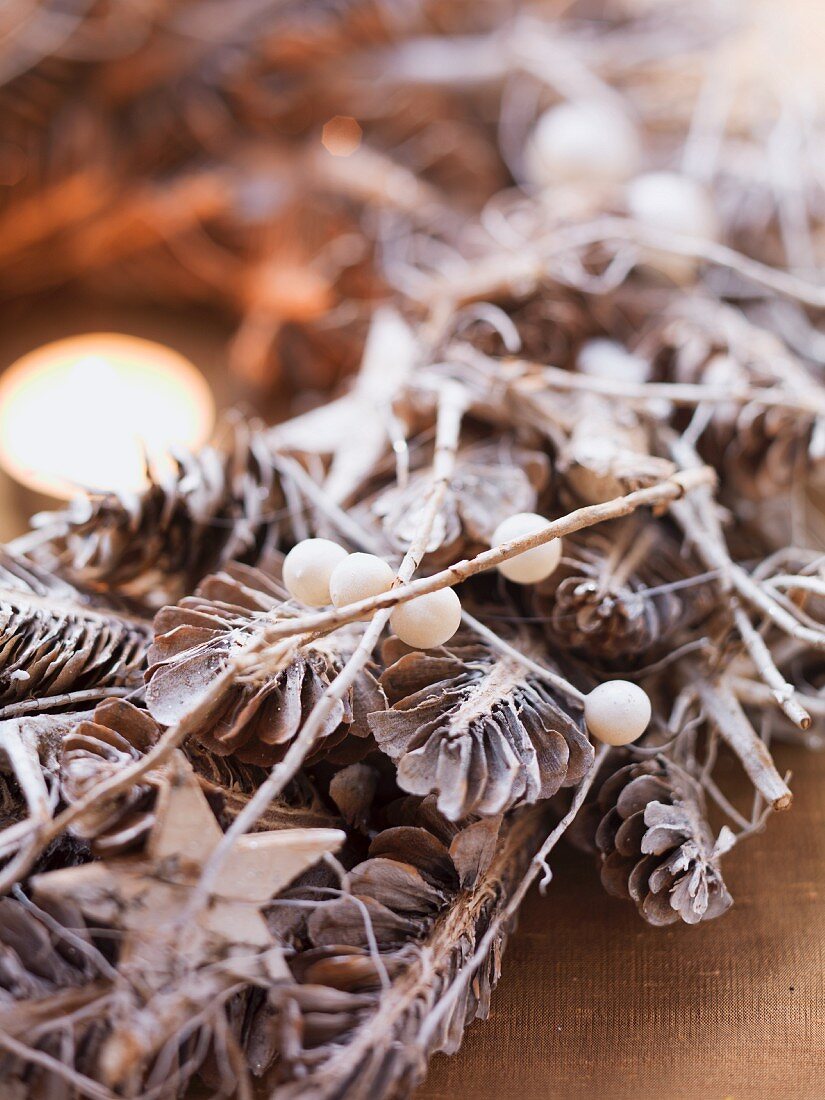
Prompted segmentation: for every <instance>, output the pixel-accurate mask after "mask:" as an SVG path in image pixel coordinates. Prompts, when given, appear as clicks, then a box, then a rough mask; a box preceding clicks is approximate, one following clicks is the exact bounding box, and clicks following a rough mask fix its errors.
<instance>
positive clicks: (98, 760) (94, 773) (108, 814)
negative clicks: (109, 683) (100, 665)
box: [60, 699, 162, 856]
mask: <svg viewBox="0 0 825 1100" xmlns="http://www.w3.org/2000/svg"><path fill="white" fill-rule="evenodd" d="M159 736H160V727H159V726H158V724H157V722H155V721H154V719H153V718H151V717H150V716H149V715H148V714H147V713H146V711H144V710H138V708H137V707H135V706H133V705H132V704H131V703H127V702H126V701H125V700H122V699H109V700H106V701H105V702H103V703H100V704H99V706H98V707H97V708H96V709H95V713H94V718H93V719H91V720H90V721H84V722H80V724H79V725H78V726H77V727H76V728H75V729H73V730H72V731H71V732H70V733H68V734H67V735H66V737H65V738H64V741H63V752H62V759H61V766H60V781H61V791H62V794H63V797H64V798H65V800H66V802H67V803H68V804H69V805H70V806H72V805H75V804H76V803H77V802H80V801H81V800H82V799H83V798H84V797H85V795H86V794H87V793H88V791H90V790H91V789H93V788H94V787H96V786H97V784H98V783H102V782H104V781H105V780H106V779H109V778H111V776H113V775H115V774H116V773H118V772H119V771H121V770H122V769H123V768H124V767H126V766H128V765H129V764H131V763H133V762H134V761H136V760H139V759H141V757H143V756H144V755H145V754H146V753H147V752H148V751H149V749H150V748H151V747H152V746H153V745H154V744H155V742H156V741H157V739H158V737H159ZM161 782H162V777H161V775H160V773H157V772H154V773H153V772H149V773H148V774H147V775H145V776H144V777H143V779H142V780H141V781H140V782H138V783H136V784H135V785H134V786H133V787H130V788H129V789H128V790H127V791H125V792H122V793H121V794H119V795H118V796H117V797H116V798H114V799H106V800H101V799H97V800H96V801H94V802H93V803H92V805H91V806H90V807H89V809H88V810H87V811H86V813H85V814H84V815H83V816H82V818H80V819H79V820H78V821H76V822H75V824H74V825H73V826H72V832H73V833H74V835H75V836H80V837H83V838H85V839H87V840H91V841H92V848H93V850H94V852H95V854H96V855H99V856H111V855H115V854H117V853H120V852H125V851H128V850H130V849H134V848H137V847H139V846H140V845H141V844H142V843H143V841H144V840H145V839H146V836H147V834H148V832H149V830H150V829H151V827H152V824H153V822H154V820H155V815H154V806H155V799H156V797H157V793H158V789H159V787H160V784H161Z"/></svg>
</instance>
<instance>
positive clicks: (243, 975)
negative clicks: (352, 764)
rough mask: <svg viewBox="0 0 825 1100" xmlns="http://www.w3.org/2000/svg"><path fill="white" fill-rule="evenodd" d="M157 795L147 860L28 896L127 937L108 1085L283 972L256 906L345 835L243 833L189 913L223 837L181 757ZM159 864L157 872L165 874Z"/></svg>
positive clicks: (66, 875)
mask: <svg viewBox="0 0 825 1100" xmlns="http://www.w3.org/2000/svg"><path fill="white" fill-rule="evenodd" d="M160 797H161V805H160V806H159V808H158V810H157V813H156V818H155V822H154V825H153V827H152V831H151V835H150V837H149V842H148V845H147V851H146V856H145V857H138V858H132V859H131V860H130V859H128V858H127V859H111V860H108V861H107V862H105V863H91V864H87V865H85V866H83V867H76V868H70V869H67V870H59V871H52V872H50V873H48V874H45V875H39V876H37V877H36V878H35V879H34V880H33V887H34V890H35V895H36V897H38V898H40V899H45V900H50V901H52V902H56V903H60V902H61V901H63V900H64V899H65V900H68V901H69V902H70V903H71V904H73V905H76V906H77V907H79V908H80V910H81V911H82V912H83V913H84V915H85V916H86V917H87V918H89V919H91V920H93V921H95V922H103V923H104V924H108V925H114V926H115V927H118V928H120V929H122V931H123V933H124V935H123V939H122V941H121V943H120V948H119V952H118V960H117V968H118V976H119V979H120V985H119V987H118V989H117V990H116V991H114V990H113V992H112V995H111V998H110V1003H109V1019H110V1032H109V1034H108V1035H107V1037H106V1039H105V1041H104V1043H103V1046H102V1048H101V1051H100V1055H99V1066H98V1072H99V1074H100V1076H101V1078H102V1079H103V1080H104V1081H106V1082H108V1083H109V1084H110V1085H112V1086H118V1085H123V1084H125V1083H127V1082H129V1081H134V1080H135V1078H136V1076H137V1077H138V1078H139V1077H140V1076H142V1074H143V1073H144V1072H145V1069H146V1067H147V1065H148V1063H149V1062H150V1061H151V1060H152V1059H153V1058H154V1056H155V1055H156V1054H157V1053H158V1052H159V1051H160V1050H161V1049H163V1048H165V1047H167V1046H168V1045H169V1044H170V1043H174V1042H175V1040H176V1037H181V1038H183V1037H185V1035H186V1033H187V1030H188V1021H189V1018H190V1016H192V1015H193V1014H195V1013H197V1012H199V1011H203V1009H205V1008H207V1007H208V1006H209V1005H210V1003H212V1002H213V1001H215V1002H220V1001H223V1000H224V999H225V998H226V996H227V995H228V994H229V995H231V993H232V992H233V990H234V989H235V987H236V986H237V985H238V984H239V983H240V984H241V985H243V984H244V983H245V982H250V981H251V982H253V983H254V982H256V981H261V980H263V981H267V982H268V981H274V980H277V979H282V978H285V977H287V976H288V970H287V968H286V964H285V963H284V960H283V956H282V954H281V952H280V950H279V948H278V947H277V946H276V944H275V943H274V941H273V939H272V936H271V934H270V932H269V930H268V928H267V926H266V923H265V921H264V920H263V917H262V916H261V914H260V912H259V908H260V906H261V905H262V904H263V903H265V902H267V901H268V900H269V899H270V898H271V897H272V896H273V895H274V894H276V893H278V892H279V891H280V890H281V889H283V888H284V887H285V886H286V885H288V884H289V882H291V881H292V879H294V878H295V877H296V875H298V874H300V873H301V871H303V870H305V869H306V868H307V867H309V866H310V865H311V864H312V863H314V862H315V861H316V860H317V859H318V858H319V857H320V856H321V855H323V854H324V853H325V852H330V851H334V850H335V849H336V848H338V847H339V846H340V844H341V843H342V841H343V840H344V834H343V833H341V832H339V831H337V830H334V829H320V830H311V829H306V830H289V831H276V832H269V833H257V834H256V835H255V836H254V837H248V838H247V837H244V838H242V839H241V840H240V841H239V842H238V843H237V844H236V845H235V847H234V852H233V855H234V859H233V863H232V866H231V869H230V870H228V871H227V872H226V873H224V875H223V876H222V879H221V884H220V889H219V890H218V892H217V896H216V897H214V898H213V899H211V902H210V904H208V906H207V907H205V908H201V907H198V908H197V909H196V910H195V911H194V912H192V913H187V908H186V907H187V902H188V900H189V899H190V898H191V897H193V886H194V885H195V884H196V883H197V881H198V878H199V875H200V871H201V869H202V868H203V865H204V864H205V862H206V860H207V859H208V858H209V856H210V855H211V853H212V852H213V850H214V849H215V847H216V846H217V844H218V843H219V842H220V840H221V838H222V835H223V834H222V832H221V829H220V826H219V825H218V822H217V820H216V818H215V816H214V814H213V813H212V811H211V809H210V808H209V804H208V802H207V801H206V798H205V796H204V794H203V791H202V790H201V787H200V785H199V783H198V781H197V778H196V777H195V775H194V773H193V772H192V771H191V768H190V767H189V765H187V764H186V762H185V760H184V758H183V757H182V756H180V755H178V756H177V757H176V758H175V761H174V763H173V765H172V769H171V770H170V772H169V774H168V775H167V777H166V780H165V783H164V785H163V787H162V790H161V795H160ZM159 867H164V868H165V873H164V875H163V877H160V876H158V873H157V870H158V868H159ZM183 919H186V932H185V935H184V936H182V935H181V927H180V922H181V921H182V920H183ZM178 1041H179V1040H178Z"/></svg>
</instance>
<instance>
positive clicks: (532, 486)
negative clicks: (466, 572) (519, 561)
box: [355, 442, 549, 565]
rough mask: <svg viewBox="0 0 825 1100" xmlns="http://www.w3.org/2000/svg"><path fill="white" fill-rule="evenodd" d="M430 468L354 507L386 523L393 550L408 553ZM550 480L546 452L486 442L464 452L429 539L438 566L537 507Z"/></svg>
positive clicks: (367, 517)
mask: <svg viewBox="0 0 825 1100" xmlns="http://www.w3.org/2000/svg"><path fill="white" fill-rule="evenodd" d="M430 476H431V475H430V471H429V468H427V469H425V470H424V471H423V472H421V473H417V474H413V476H412V477H411V478H410V480H409V481H408V482H407V484H406V485H404V486H397V485H392V486H391V487H390V488H388V489H383V490H382V491H381V492H380V493H378V494H377V496H375V497H373V499H372V500H369V501H367V502H365V503H364V504H363V505H361V506H359V507H358V508H357V509H356V510H355V514H356V517H359V516H361V517H362V518H363V520H364V521H365V522H370V523H375V522H376V521H377V522H379V523H380V524H381V529H382V532H383V534H384V537H385V538H386V540H387V543H388V546H389V548H390V549H391V550H393V551H395V552H397V553H401V554H403V553H405V552H406V551H407V550H408V549H409V547H410V545H411V543H412V541H413V539H414V538H415V535H416V532H417V531H418V530H419V529H420V526H421V516H422V510H423V508H424V507H425V505H426V502H427V493H426V483H427V480H428V479H429V478H430ZM548 479H549V463H548V460H547V456H546V455H544V454H542V453H541V452H540V451H530V450H527V449H525V448H524V447H516V446H512V445H506V444H504V443H501V442H499V443H483V444H478V445H476V446H472V447H467V448H466V449H465V450H463V451H462V452H460V453H459V455H458V457H457V461H456V466H455V470H454V471H453V474H452V476H451V478H450V481H449V485H448V487H447V494H446V498H445V501H444V504H443V506H442V507H441V509H440V511H439V513H438V516H437V517H436V520H435V523H434V524H433V527H432V531H431V533H430V538H429V541H428V542H427V551H426V552H427V554H428V555H431V557H430V562H431V564H433V565H436V564H439V563H441V562H445V563H446V562H453V561H455V560H456V558H459V557H466V556H469V555H471V554H472V553H474V552H476V551H477V550H479V549H481V548H483V547H485V546H486V545H487V544H488V543H489V540H490V536H491V535H492V533H493V531H495V529H496V527H497V526H498V525H499V523H501V521H502V520H504V519H506V518H507V517H508V516H511V515H513V514H514V513H515V512H532V511H534V510H535V508H536V503H537V500H538V495H539V493H540V492H541V490H542V489H543V488H544V487H545V486H546V484H547V481H548Z"/></svg>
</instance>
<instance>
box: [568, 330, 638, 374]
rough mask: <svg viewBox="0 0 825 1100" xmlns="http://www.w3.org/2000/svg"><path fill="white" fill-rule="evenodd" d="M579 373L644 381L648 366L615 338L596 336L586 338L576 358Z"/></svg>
mask: <svg viewBox="0 0 825 1100" xmlns="http://www.w3.org/2000/svg"><path fill="white" fill-rule="evenodd" d="M576 366H577V367H578V369H579V371H580V373H581V374H589V375H590V376H591V378H609V379H610V380H611V381H612V382H634V383H637V382H646V381H647V380H648V377H649V375H650V367H649V365H648V363H647V362H646V360H644V359H642V357H641V356H640V355H633V353H632V352H629V351H628V350H627V348H624V347H622V345H621V344H620V343H618V342H617V341H616V340H608V339H606V338H604V337H601V336H599V337H596V338H594V339H593V340H586V341H585V342H584V343H583V344H582V346H581V348H579V354H578V356H577V358H576Z"/></svg>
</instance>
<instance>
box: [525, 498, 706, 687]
mask: <svg viewBox="0 0 825 1100" xmlns="http://www.w3.org/2000/svg"><path fill="white" fill-rule="evenodd" d="M631 522H632V526H627V527H625V528H624V529H623V528H622V527H621V526H615V525H614V526H613V528H612V530H611V529H607V530H602V529H594V530H593V531H588V532H586V533H584V534H582V535H573V536H572V537H570V538H568V539H565V540H564V555H565V556H564V561H563V563H562V566H561V567H560V568H559V569H558V570H557V571H556V572H555V573H554V574H553V575H552V576H550V577H549V578H548V579H547V580H546V581H544V582H543V583H542V584H540V585H538V586H537V587H536V589H535V590H534V591H535V597H534V607H535V610H536V612H537V614H538V615H539V616H540V618H541V619H542V621H543V622H544V627H545V631H546V633H547V635H548V637H549V638H550V639H551V641H552V642H553V643H554V644H556V645H560V646H563V647H565V648H566V649H569V650H571V651H572V652H574V653H577V654H580V655H581V656H582V657H584V658H585V659H586V660H587V661H588V662H590V663H591V664H594V665H596V666H597V667H603V668H611V669H614V670H615V669H620V668H632V667H634V666H638V665H639V664H642V663H644V662H645V661H648V660H650V659H652V658H654V657H655V656H656V655H657V654H658V653H659V652H661V651H662V650H663V649H664V648H665V647H666V646H668V645H672V644H673V639H674V636H675V634H676V633H677V632H678V631H680V630H684V629H685V628H686V627H689V626H691V625H693V624H695V623H696V622H698V621H699V620H700V619H701V618H703V617H704V616H705V615H706V614H708V612H709V611H710V610H711V608H712V607H713V603H714V601H713V589H712V587H710V586H708V585H706V584H705V585H696V586H692V587H687V588H683V589H676V590H674V589H669V590H666V591H658V589H660V588H662V587H664V586H667V585H670V584H671V583H673V582H679V581H681V580H685V579H688V578H689V577H690V576H691V572H699V571H700V570H699V569H698V567H697V568H696V569H695V570H692V568H691V565H692V563H691V561H690V559H686V558H685V557H684V556H683V555H682V553H681V551H680V548H679V546H678V544H677V542H676V540H675V538H674V537H673V536H672V535H671V534H670V533H669V531H668V530H667V529H666V528H665V527H664V525H663V524H660V523H649V524H646V525H645V526H644V527H642V528H639V527H638V526H637V525H636V523H635V520H634V521H631ZM625 532H627V534H628V535H629V536H630V537H629V538H628V541H627V545H626V547H625V549H624V552H623V553H622V554H621V555H617V554H616V548H617V545H619V544H620V540H621V539H622V538H623V537H624V535H625ZM628 566H629V568H628ZM650 589H654V590H657V591H654V592H653V593H652V594H648V593H649V590H650Z"/></svg>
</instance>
